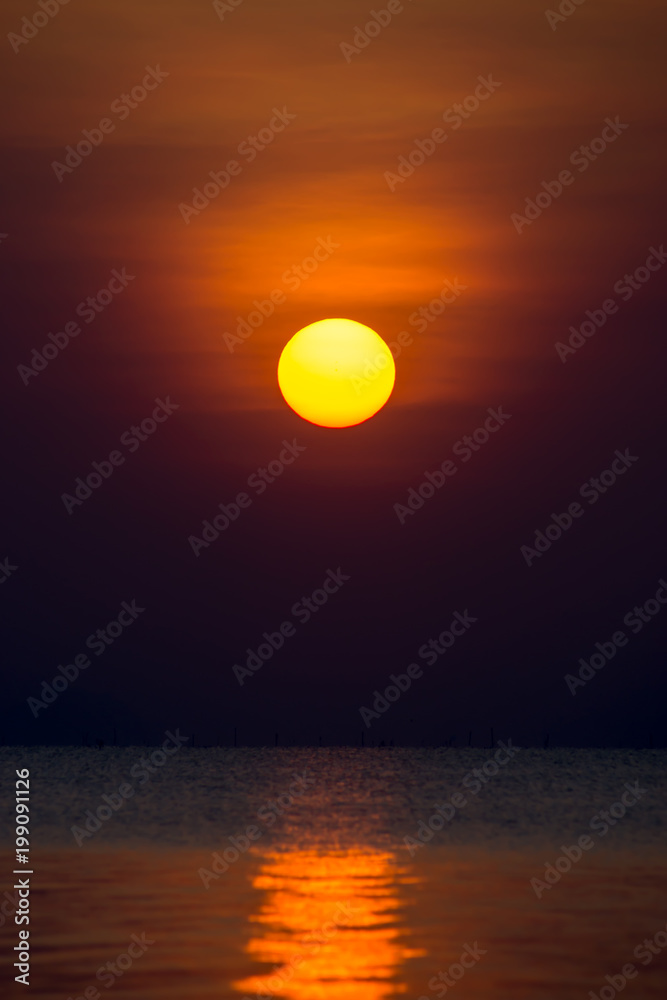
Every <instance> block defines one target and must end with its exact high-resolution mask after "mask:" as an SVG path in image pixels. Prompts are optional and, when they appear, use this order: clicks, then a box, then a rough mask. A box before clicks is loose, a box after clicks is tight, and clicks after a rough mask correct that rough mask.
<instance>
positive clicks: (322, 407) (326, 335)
mask: <svg viewBox="0 0 667 1000" xmlns="http://www.w3.org/2000/svg"><path fill="white" fill-rule="evenodd" d="M395 377H396V367H395V365H394V359H393V357H392V354H391V351H390V350H389V348H388V347H387V345H386V344H385V342H384V340H382V338H381V337H379V336H378V335H377V333H376V332H375V331H374V330H371V328H370V327H369V326H364V324H363V323H356V322H355V321H354V320H352V319H322V320H319V321H318V322H317V323H311V324H310V325H309V326H304V328H303V329H302V330H299V332H298V333H295V334H294V336H293V337H292V339H291V340H290V341H288V343H287V344H286V345H285V347H284V348H283V352H282V354H281V355H280V361H279V362H278V385H279V386H280V391H281V392H282V394H283V396H284V397H285V401H286V402H287V403H288V405H289V406H291V407H292V409H293V410H294V412H295V413H298V414H299V416H300V417H303V419H304V420H309V421H310V422H311V423H312V424H319V425H320V426H321V427H351V426H352V425H353V424H360V423H362V421H364V420H368V418H369V417H372V416H373V414H375V413H377V411H378V410H379V409H381V408H382V407H383V406H384V404H385V403H386V402H387V400H388V399H389V397H390V396H391V391H392V389H393V388H394V379H395Z"/></svg>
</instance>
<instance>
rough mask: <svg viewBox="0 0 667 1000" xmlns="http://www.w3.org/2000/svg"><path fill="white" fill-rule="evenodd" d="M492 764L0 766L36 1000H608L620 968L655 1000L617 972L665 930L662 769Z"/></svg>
mask: <svg viewBox="0 0 667 1000" xmlns="http://www.w3.org/2000/svg"><path fill="white" fill-rule="evenodd" d="M506 742H509V741H506ZM510 745H511V744H510ZM494 752H495V751H490V750H471V749H469V750H451V749H441V750H432V749H421V750H418V749H407V748H396V749H389V748H386V749H384V748H383V749H366V750H362V749H334V748H331V749H320V750H313V749H270V750H268V749H235V750H231V749H213V748H211V749H190V748H187V747H185V746H184V747H182V748H181V749H178V750H176V751H175V752H174V753H173V754H172V755H170V756H167V755H165V754H160V755H158V756H157V757H153V758H152V759H151V755H152V754H154V753H155V751H154V749H153V748H138V747H134V748H122V749H121V748H108V749H102V750H95V749H87V748H76V749H75V748H23V749H18V748H5V749H4V750H3V751H2V757H1V758H0V759H1V762H2V771H3V778H4V779H5V780H3V786H2V787H3V789H4V793H3V805H2V812H1V819H2V825H1V826H0V829H1V830H2V843H3V845H11V842H12V839H13V832H12V830H11V823H10V820H11V803H10V800H9V798H8V795H7V790H8V787H9V786H13V781H14V776H13V773H12V772H13V768H14V767H28V768H30V771H31V819H32V821H34V826H33V835H32V842H31V861H32V867H33V869H34V872H35V874H34V875H33V876H32V883H31V884H32V887H33V893H32V896H31V907H32V917H31V925H30V929H31V942H32V941H34V952H33V973H32V980H31V986H30V994H31V995H32V996H34V997H38V998H40V1000H42V998H43V1000H46V998H56V997H62V998H63V1000H67V998H68V997H72V998H73V1000H74V998H76V997H81V996H84V995H85V993H84V991H85V990H86V989H88V990H89V998H91V1000H97V998H95V997H94V992H95V991H99V992H100V995H101V996H106V995H107V990H114V991H116V992H118V993H119V994H120V993H122V994H123V996H125V997H128V998H137V1000H139V998H141V1000H158V998H160V1000H162V998H168V997H172V996H173V997H179V998H182V997H184V996H187V997H192V998H196V1000H209V998H211V1000H212V998H213V997H215V998H216V1000H243V998H244V997H246V998H252V1000H256V998H257V997H258V996H260V997H262V998H263V1000H266V998H268V997H271V996H276V997H284V998H287V1000H290V998H292V1000H393V998H398V997H406V998H411V1000H417V998H419V997H422V998H423V997H427V998H429V1000H431V998H434V997H438V996H445V995H446V996H448V997H449V996H451V997H455V998H460V1000H465V998H469V1000H481V998H485V1000H542V998H553V1000H570V998H575V997H581V998H582V1000H585V998H588V997H589V991H591V990H592V991H594V993H595V995H600V994H599V991H600V990H601V989H602V990H603V994H602V1000H606V998H608V997H611V993H606V994H605V993H604V988H605V986H606V988H607V990H611V989H612V987H611V986H610V985H609V982H608V980H607V979H605V976H612V977H614V976H618V975H619V974H620V972H621V969H622V968H623V966H624V965H627V963H629V962H632V963H633V964H634V965H635V967H636V969H637V975H636V977H634V978H633V979H632V980H631V981H629V982H628V984H627V987H626V991H627V992H626V993H624V995H626V996H627V997H628V998H634V1000H640V998H641V1000H643V998H647V1000H649V998H658V997H663V998H664V996H665V988H666V986H667V953H665V954H664V955H663V954H657V955H655V956H651V961H650V962H649V963H648V964H645V965H644V964H642V962H641V961H640V960H639V959H638V958H637V957H635V956H633V951H634V949H635V948H636V947H637V946H641V942H642V941H644V940H645V939H650V940H652V939H653V938H654V936H655V934H656V933H657V932H660V931H664V930H665V927H666V926H667V893H666V892H665V890H666V889H667V866H666V865H665V861H664V832H665V828H666V826H667V795H666V794H665V793H666V784H667V782H666V780H665V760H666V757H667V755H666V754H665V752H664V751H628V750H617V751H609V750H552V751H537V750H528V749H522V750H519V751H517V752H514V753H507V752H503V753H501V754H500V761H501V763H493V753H494ZM142 758H143V759H144V760H143V762H142ZM485 764H486V768H485V767H484V765H485ZM474 769H478V771H477V774H475V772H474ZM628 786H630V787H629V788H628ZM119 789H122V790H124V794H121V792H119ZM630 789H634V792H631V791H630ZM130 792H131V793H132V794H130ZM105 795H106V796H107V797H108V800H110V802H111V804H110V805H109V804H107V801H105V800H104V799H103V796H105ZM124 795H126V796H127V795H129V797H127V798H125V797H124ZM623 795H625V802H626V803H629V804H627V805H626V806H618V807H616V806H614V803H618V802H620V801H621V798H622V796H623ZM436 806H440V807H441V812H440V813H438V812H437V811H436ZM612 806H613V809H614V813H619V814H620V813H624V814H623V815H619V817H618V818H615V816H614V813H612V814H611V815H609V814H608V810H609V808H610V807H612ZM100 807H102V809H101V811H99V810H100ZM602 811H606V812H607V818H606V819H604V818H603V817H601V816H600V813H601V812H602ZM96 813H98V818H95V814H96ZM86 820H88V826H89V827H90V829H86ZM429 820H430V821H431V825H430V826H429ZM591 824H593V825H591ZM420 836H421V839H420ZM582 836H584V837H588V841H586V842H585V843H586V844H587V846H588V849H586V850H583V849H582V848H576V844H577V840H578V838H580V837H582ZM230 838H231V839H230ZM406 838H407V840H406ZM572 845H574V846H575V850H574V852H572V851H570V854H571V857H573V858H576V857H577V851H579V855H580V857H579V859H578V860H574V861H572V860H570V861H568V859H567V858H563V851H562V847H563V846H565V847H567V848H568V849H569V848H570V847H571V846H572ZM559 858H562V860H561V861H559V862H558V865H559V866H560V867H561V868H563V869H567V870H563V871H562V872H559V871H558V870H557V869H556V868H553V869H551V871H552V872H553V875H552V876H551V877H552V878H553V880H554V881H553V884H550V883H549V882H548V881H546V879H545V865H546V864H547V862H548V863H549V864H551V865H554V864H556V862H557V859H559ZM2 864H3V868H2V871H3V872H6V873H7V875H6V876H5V877H4V881H5V884H6V888H7V889H9V888H10V887H11V885H12V875H11V871H12V870H13V867H14V859H13V854H10V853H9V852H8V851H3V858H2ZM531 879H536V880H539V881H538V882H536V883H534V885H535V888H534V887H533V886H531V882H530V880H531ZM3 888H4V887H3ZM536 890H537V892H536ZM538 895H539V897H540V898H538ZM10 897H11V892H10ZM4 898H5V897H3V899H4ZM0 919H2V918H0ZM16 931H17V928H16V927H15V926H14V924H13V922H12V919H11V916H10V917H9V919H7V920H6V922H5V923H4V926H3V928H2V932H1V933H2V935H3V948H2V958H3V960H4V961H5V962H7V956H8V955H9V954H10V952H11V948H12V947H13V945H14V944H15V943H16V940H15V939H16ZM132 935H136V939H138V942H140V943H138V942H137V940H136V939H135V940H134V941H133V939H132ZM660 940H662V939H661V938H660ZM665 940H666V941H667V936H666V938H665ZM130 945H132V951H133V952H134V953H135V955H134V956H133V955H132V954H129V957H128V958H121V965H120V966H119V965H117V964H115V963H116V958H117V956H119V955H120V956H122V955H127V954H128V948H129V947H130ZM655 947H656V948H658V946H657V945H656V946H655ZM658 950H659V948H658ZM666 952H667V949H666ZM647 954H648V955H649V956H650V955H651V953H650V952H642V955H643V956H646V955H647ZM462 956H463V958H464V961H462ZM8 961H9V964H11V961H13V959H9V960H8ZM109 962H110V963H111V965H112V969H111V970H110V969H109V968H105V965H106V963H109ZM128 962H129V963H130V964H129V965H128V966H127V968H126V969H125V971H123V969H122V967H121V966H123V965H127V963H128ZM466 966H469V967H468V968H466ZM450 967H451V969H452V971H451V973H450V972H449V971H448V970H449V969H450ZM98 970H99V972H100V977H99V978H98V977H97V973H98ZM7 972H8V976H9V977H11V971H10V970H7ZM440 972H442V973H443V976H446V977H447V979H438V974H439V973H440ZM4 973H5V970H4V969H3V977H4ZM116 973H118V975H116ZM459 974H460V975H461V978H459V979H457V978H456V977H457V976H459ZM434 977H435V978H434ZM612 981H613V980H612ZM447 982H449V984H450V985H447ZM616 982H617V984H618V983H619V982H620V980H616ZM13 985H14V988H13V989H12V990H10V995H12V996H13V995H17V996H19V995H21V994H20V990H21V989H22V987H21V986H20V985H18V984H13ZM443 990H444V992H443ZM87 1000H88V998H87Z"/></svg>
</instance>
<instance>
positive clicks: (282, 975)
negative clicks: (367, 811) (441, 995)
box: [233, 851, 423, 1000]
mask: <svg viewBox="0 0 667 1000" xmlns="http://www.w3.org/2000/svg"><path fill="white" fill-rule="evenodd" d="M414 881H415V879H414V877H411V876H410V875H409V874H408V872H407V869H406V868H404V867H401V866H400V865H398V864H397V862H396V858H395V856H394V855H393V854H390V853H385V852H380V851H347V852H342V851H341V852H336V853H329V854H322V853H318V852H315V851H293V852H290V853H270V854H266V855H264V856H263V860H262V864H261V866H260V870H259V872H258V873H257V875H256V876H255V878H254V879H253V883H252V884H253V888H255V889H257V890H259V891H261V892H263V893H264V894H265V897H264V900H263V902H262V905H261V906H260V908H259V912H257V913H256V914H255V915H253V917H252V918H251V924H252V925H254V926H255V927H256V928H257V932H256V933H255V934H254V935H253V936H252V937H251V938H250V940H249V941H248V943H247V945H246V952H247V953H248V954H249V955H250V956H251V958H252V959H254V961H255V962H257V963H258V964H261V965H264V966H265V970H264V971H262V972H261V973H259V974H258V975H255V976H251V977H248V978H246V979H242V980H239V981H236V982H234V983H233V986H234V989H236V990H238V991H239V992H241V993H244V994H246V996H247V997H249V998H250V997H252V998H253V1000H254V998H255V997H256V996H257V995H259V996H260V997H264V998H267V1000H268V998H269V997H271V996H279V997H285V998H288V1000H290V998H291V1000H334V998H335V1000H362V998H363V1000H385V998H386V997H388V996H389V995H390V994H392V993H396V992H401V986H400V984H399V983H398V982H397V977H398V972H399V969H400V967H401V965H402V964H403V962H404V961H405V959H406V958H411V957H415V956H417V955H421V954H423V952H422V951H418V950H416V949H414V948H408V947H405V946H404V945H403V944H402V943H401V940H402V934H401V908H402V905H403V904H402V902H401V900H400V898H399V896H398V892H397V888H398V885H399V884H405V883H407V882H414Z"/></svg>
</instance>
